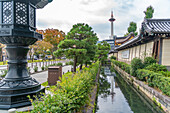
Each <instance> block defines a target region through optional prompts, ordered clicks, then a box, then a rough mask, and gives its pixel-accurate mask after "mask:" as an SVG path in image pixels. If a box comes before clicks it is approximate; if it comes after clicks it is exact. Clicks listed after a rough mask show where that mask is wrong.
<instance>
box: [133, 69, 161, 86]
mask: <svg viewBox="0 0 170 113" xmlns="http://www.w3.org/2000/svg"><path fill="white" fill-rule="evenodd" d="M136 74H137V78H138V79H139V80H142V81H145V82H147V83H148V85H149V86H152V87H153V86H156V85H155V83H154V82H153V80H154V79H156V78H157V77H159V76H163V75H162V74H160V73H155V72H153V71H149V70H146V69H138V70H137V71H136Z"/></svg>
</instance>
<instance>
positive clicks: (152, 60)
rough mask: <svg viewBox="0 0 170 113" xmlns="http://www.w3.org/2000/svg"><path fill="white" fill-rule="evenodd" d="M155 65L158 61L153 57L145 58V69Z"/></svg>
mask: <svg viewBox="0 0 170 113" xmlns="http://www.w3.org/2000/svg"><path fill="white" fill-rule="evenodd" d="M153 63H156V59H154V58H153V57H145V58H144V62H143V64H144V66H145V67H146V66H148V65H151V64H153Z"/></svg>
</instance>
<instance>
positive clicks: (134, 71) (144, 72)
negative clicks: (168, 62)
mask: <svg viewBox="0 0 170 113" xmlns="http://www.w3.org/2000/svg"><path fill="white" fill-rule="evenodd" d="M148 59H151V58H148ZM148 61H152V60H148ZM153 62H154V61H153ZM153 62H152V63H151V65H149V64H150V63H145V65H146V64H148V66H146V67H145V68H144V69H142V68H143V67H144V65H143V64H142V60H141V59H139V58H134V59H133V60H132V61H131V65H128V64H126V63H124V62H120V61H116V60H112V63H113V64H115V65H116V66H118V67H119V68H121V69H122V70H124V71H126V72H127V73H129V72H130V70H131V75H133V76H135V77H136V78H137V79H139V80H141V81H144V82H146V83H148V85H149V86H151V87H157V88H159V89H160V90H161V91H162V92H163V93H164V94H166V95H168V96H170V84H169V83H170V72H169V71H167V68H166V67H165V66H163V65H159V64H155V63H153Z"/></svg>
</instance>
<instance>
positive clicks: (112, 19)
mask: <svg viewBox="0 0 170 113" xmlns="http://www.w3.org/2000/svg"><path fill="white" fill-rule="evenodd" d="M115 20H116V19H115V18H113V11H111V18H110V19H109V21H110V22H111V38H113V35H114V34H113V22H114V21H115Z"/></svg>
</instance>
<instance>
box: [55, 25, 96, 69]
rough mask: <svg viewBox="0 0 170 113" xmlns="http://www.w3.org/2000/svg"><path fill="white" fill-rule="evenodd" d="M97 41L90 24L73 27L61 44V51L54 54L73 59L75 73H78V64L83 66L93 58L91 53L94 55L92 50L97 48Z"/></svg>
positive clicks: (59, 46)
mask: <svg viewBox="0 0 170 113" xmlns="http://www.w3.org/2000/svg"><path fill="white" fill-rule="evenodd" d="M97 40H98V39H97V36H96V34H95V33H94V32H93V31H92V28H91V27H90V26H89V25H88V24H84V23H83V24H82V23H80V24H76V25H73V28H72V29H71V30H70V31H69V32H68V34H67V35H66V39H65V40H63V41H61V42H60V43H59V45H58V48H59V49H58V50H57V51H55V52H54V55H55V56H62V55H65V56H66V57H67V58H68V59H73V60H74V72H76V65H77V64H83V63H84V62H86V61H89V60H90V59H91V58H92V57H91V53H92V54H94V53H93V50H91V49H94V48H95V44H96V42H97ZM90 52H91V53H90ZM87 53H88V54H87Z"/></svg>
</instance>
